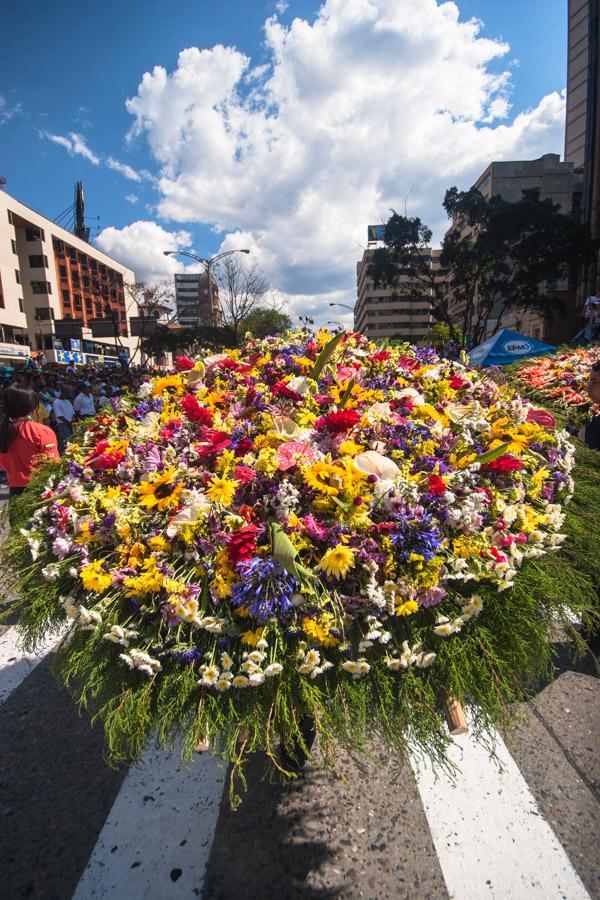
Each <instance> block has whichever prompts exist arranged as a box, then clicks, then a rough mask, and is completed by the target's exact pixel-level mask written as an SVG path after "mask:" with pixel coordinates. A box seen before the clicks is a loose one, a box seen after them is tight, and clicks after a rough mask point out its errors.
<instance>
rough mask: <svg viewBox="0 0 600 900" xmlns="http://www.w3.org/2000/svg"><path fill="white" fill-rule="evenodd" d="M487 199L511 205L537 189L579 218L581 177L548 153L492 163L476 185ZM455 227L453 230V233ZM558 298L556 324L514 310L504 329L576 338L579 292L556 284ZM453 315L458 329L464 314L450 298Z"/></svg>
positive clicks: (555, 339)
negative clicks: (559, 307)
mask: <svg viewBox="0 0 600 900" xmlns="http://www.w3.org/2000/svg"><path fill="white" fill-rule="evenodd" d="M474 187H476V188H477V189H478V190H479V191H480V192H481V193H482V194H483V196H484V197H485V198H486V199H490V198H491V197H501V198H502V199H503V200H506V201H507V202H509V203H516V202H518V201H519V200H520V199H521V198H522V196H523V191H526V190H532V189H536V190H538V191H539V197H540V200H546V199H549V200H552V202H553V203H558V204H559V205H560V207H561V211H562V212H563V213H565V214H567V215H570V214H573V215H576V216H578V215H579V205H580V201H581V190H582V177H581V174H580V173H578V172H576V170H575V166H574V164H573V163H572V162H561V160H560V157H559V155H558V154H557V153H546V154H544V156H541V157H540V158H539V159H524V160H510V161H506V162H493V163H490V165H489V166H488V167H487V169H486V170H485V171H484V172H482V174H481V175H480V176H479V178H478V179H477V181H476V182H475V184H474ZM454 227H455V226H454V225H452V226H451V227H450V229H449V230H450V231H451V230H452V229H453V228H454ZM556 294H557V296H558V297H559V298H560V299H561V300H562V302H563V304H564V308H565V313H564V315H563V316H558V315H556V316H555V320H554V322H548V321H546V320H544V319H543V317H542V316H540V315H539V314H537V313H535V312H531V311H522V310H512V311H510V312H506V313H505V314H504V315H503V316H502V321H501V327H502V328H510V329H511V330H514V331H520V332H521V333H522V334H526V335H528V337H533V338H537V339H539V340H544V341H547V342H548V343H550V344H559V343H563V342H564V341H568V340H570V339H571V338H573V337H574V336H575V334H576V333H577V331H578V330H579V328H580V327H581V325H580V322H581V312H580V310H579V308H578V306H577V303H576V290H575V286H574V285H570V284H569V283H568V282H567V281H566V280H565V281H564V282H562V283H560V284H558V285H557V290H556ZM449 308H450V314H451V316H452V319H453V321H454V322H455V324H456V325H457V326H460V324H461V322H462V315H463V311H464V307H463V304H462V303H461V302H460V301H452V298H450V307H449ZM499 312H500V310H499V309H498V310H497V314H496V316H495V317H494V315H493V314H492V316H490V318H489V320H488V323H487V331H486V333H485V334H483V335H481V336H480V341H483V340H485V338H486V337H489V336H490V335H491V334H492V333H493V332H494V329H495V327H496V324H497V315H498V314H499Z"/></svg>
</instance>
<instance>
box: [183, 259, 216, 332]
mask: <svg viewBox="0 0 600 900" xmlns="http://www.w3.org/2000/svg"><path fill="white" fill-rule="evenodd" d="M175 304H176V306H177V321H178V322H179V324H180V325H183V326H184V327H188V328H189V327H193V326H197V325H216V326H222V325H223V313H222V311H221V304H220V302H219V288H218V286H217V284H216V282H215V281H214V279H211V283H209V280H208V275H207V273H206V272H194V273H186V274H183V275H175Z"/></svg>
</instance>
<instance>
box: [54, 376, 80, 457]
mask: <svg viewBox="0 0 600 900" xmlns="http://www.w3.org/2000/svg"><path fill="white" fill-rule="evenodd" d="M52 413H53V416H54V422H55V428H56V436H57V438H58V450H59V453H60V454H61V456H62V454H63V453H64V452H65V448H66V446H67V441H68V440H69V438H70V437H71V435H72V433H73V425H72V423H73V417H74V415H75V410H74V409H73V404H72V403H71V401H70V400H69V399H68V397H67V392H66V390H65V388H64V387H63V388H61V389H60V393H59V397H58V399H57V400H55V401H54V403H53V404H52Z"/></svg>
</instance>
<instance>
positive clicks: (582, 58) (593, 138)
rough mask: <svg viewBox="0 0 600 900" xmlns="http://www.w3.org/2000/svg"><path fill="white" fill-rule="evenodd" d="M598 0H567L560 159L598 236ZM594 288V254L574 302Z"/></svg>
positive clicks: (598, 288)
mask: <svg viewBox="0 0 600 900" xmlns="http://www.w3.org/2000/svg"><path fill="white" fill-rule="evenodd" d="M599 54H600V0H569V37H568V64H567V115H566V128H565V161H566V162H571V163H573V165H574V166H575V169H576V170H577V171H579V172H581V173H582V175H583V190H582V197H581V218H582V220H583V222H584V223H586V224H587V225H588V227H589V232H590V237H591V238H592V239H593V240H596V241H598V240H600V67H599V61H598V60H599ZM599 293H600V254H599V253H596V254H595V256H594V258H593V259H592V260H591V261H590V263H589V264H588V265H587V266H586V267H585V268H584V269H583V271H582V273H581V276H580V283H579V291H578V305H579V306H581V305H582V304H583V303H584V301H585V298H586V297H588V296H589V295H590V294H596V295H598V294H599Z"/></svg>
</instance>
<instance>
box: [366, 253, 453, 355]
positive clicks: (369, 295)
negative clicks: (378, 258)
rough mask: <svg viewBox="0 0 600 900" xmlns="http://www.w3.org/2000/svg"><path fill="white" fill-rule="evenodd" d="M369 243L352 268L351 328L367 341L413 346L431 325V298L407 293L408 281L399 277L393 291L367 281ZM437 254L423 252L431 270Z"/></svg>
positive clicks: (368, 279)
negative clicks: (353, 301)
mask: <svg viewBox="0 0 600 900" xmlns="http://www.w3.org/2000/svg"><path fill="white" fill-rule="evenodd" d="M374 249H375V248H374V246H373V242H371V246H370V247H367V249H366V250H365V251H364V253H363V257H362V259H361V260H360V261H359V262H358V263H357V264H356V284H357V300H356V305H355V307H354V327H355V329H356V330H357V331H360V332H362V334H364V335H366V336H367V337H370V338H385V337H393V338H400V339H403V340H407V341H411V342H413V343H414V342H415V341H418V340H419V338H421V337H423V335H424V334H425V332H426V331H428V329H429V328H430V325H431V321H432V319H431V298H430V297H429V296H428V295H427V294H426V293H425V292H423V293H421V294H419V293H418V292H414V291H412V290H410V285H409V279H408V278H406V277H404V276H403V277H402V278H401V279H400V283H399V284H398V285H397V286H396V287H394V288H390V287H377V288H376V287H375V285H374V283H373V280H372V279H371V278H370V277H369V263H370V260H371V257H372V255H373V251H374ZM437 255H439V251H432V250H430V249H429V248H428V249H427V250H425V251H424V260H425V262H426V263H427V265H431V266H432V267H433V266H434V264H435V263H434V260H435V259H436V258H437Z"/></svg>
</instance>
